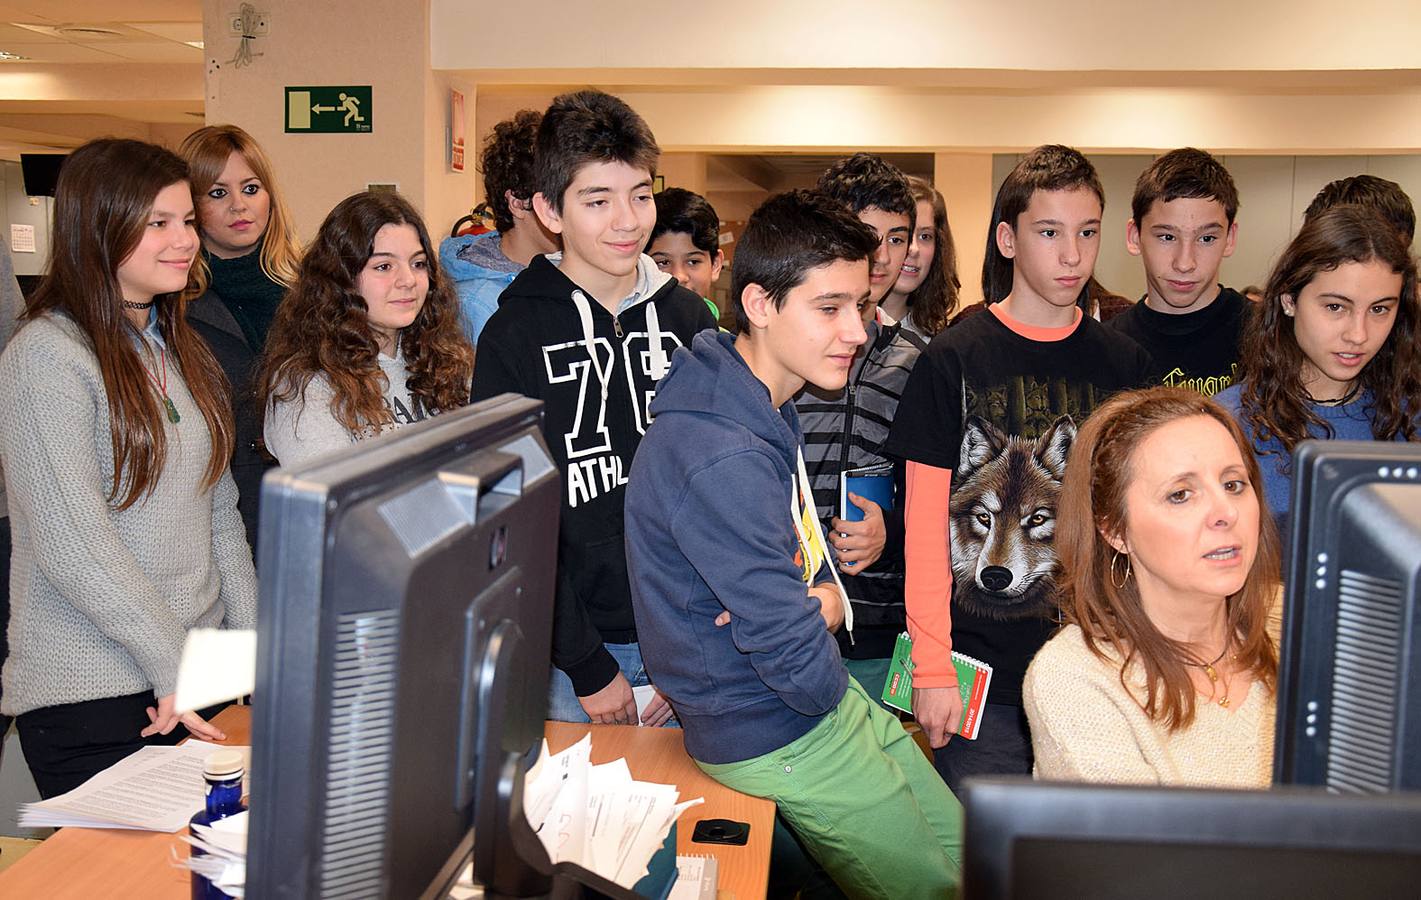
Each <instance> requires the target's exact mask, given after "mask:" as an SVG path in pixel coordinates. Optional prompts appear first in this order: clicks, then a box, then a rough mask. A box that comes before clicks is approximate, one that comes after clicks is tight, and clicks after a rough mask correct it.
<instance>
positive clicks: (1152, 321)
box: [1107, 288, 1253, 397]
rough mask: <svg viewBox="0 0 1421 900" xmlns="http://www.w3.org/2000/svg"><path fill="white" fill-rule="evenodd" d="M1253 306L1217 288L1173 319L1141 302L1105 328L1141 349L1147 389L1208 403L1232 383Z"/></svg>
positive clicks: (1243, 298)
mask: <svg viewBox="0 0 1421 900" xmlns="http://www.w3.org/2000/svg"><path fill="white" fill-rule="evenodd" d="M1252 308H1253V304H1251V303H1249V302H1248V298H1246V297H1244V296H1243V295H1242V294H1240V293H1238V292H1237V291H1233V290H1230V289H1228V288H1222V289H1220V291H1219V296H1217V297H1215V298H1214V302H1213V303H1210V304H1209V305H1208V306H1206V307H1204V308H1203V309H1200V310H1196V311H1195V312H1191V313H1183V314H1180V315H1174V314H1170V313H1162V312H1158V311H1156V310H1153V309H1150V308H1149V307H1148V306H1146V305H1145V301H1144V300H1141V301H1140V302H1139V303H1136V304H1135V305H1134V306H1132V307H1131V308H1130V309H1129V311H1128V312H1124V313H1121V314H1120V315H1118V316H1116V317H1115V318H1113V319H1111V320H1110V324H1109V325H1108V326H1107V327H1109V328H1113V329H1115V330H1116V331H1119V332H1121V333H1123V334H1124V335H1125V336H1126V337H1129V338H1131V339H1132V340H1134V341H1135V343H1137V344H1139V345H1140V346H1141V347H1144V348H1145V352H1146V353H1148V354H1149V355H1150V356H1151V357H1152V358H1153V359H1154V363H1155V368H1154V372H1153V374H1152V375H1151V377H1150V384H1151V385H1156V384H1165V385H1169V386H1171V387H1182V388H1189V389H1190V390H1193V391H1198V392H1199V393H1201V394H1203V395H1204V396H1205V397H1212V396H1213V395H1214V394H1217V393H1218V392H1219V391H1222V390H1224V389H1225V388H1227V387H1228V386H1229V385H1231V384H1233V383H1234V378H1235V377H1236V376H1237V374H1238V354H1239V339H1240V338H1241V337H1242V336H1243V328H1244V325H1246V324H1247V323H1248V315H1249V313H1250V312H1251V311H1252Z"/></svg>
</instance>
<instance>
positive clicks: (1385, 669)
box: [1273, 441, 1421, 792]
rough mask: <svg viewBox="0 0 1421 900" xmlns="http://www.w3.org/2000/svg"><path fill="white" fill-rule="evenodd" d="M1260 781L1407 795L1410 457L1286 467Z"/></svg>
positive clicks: (1420, 476) (1413, 644)
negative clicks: (1282, 548) (1273, 657)
mask: <svg viewBox="0 0 1421 900" xmlns="http://www.w3.org/2000/svg"><path fill="white" fill-rule="evenodd" d="M1293 467H1294V471H1293V511H1292V521H1291V527H1290V529H1289V532H1290V533H1289V540H1288V555H1287V560H1288V562H1287V570H1286V586H1287V591H1286V602H1285V604H1284V607H1283V641H1282V648H1281V654H1280V660H1279V670H1278V720H1277V741H1276V744H1275V749H1274V756H1273V775H1274V781H1275V782H1277V783H1279V784H1304V785H1318V786H1322V787H1326V788H1328V789H1329V790H1332V791H1339V792H1377V791H1401V790H1421V445H1418V444H1413V443H1396V442H1389V441H1387V442H1384V441H1305V442H1304V443H1302V444H1300V445H1299V446H1298V448H1297V451H1296V453H1295V454H1294V456H1293Z"/></svg>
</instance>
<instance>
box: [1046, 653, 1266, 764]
mask: <svg viewBox="0 0 1421 900" xmlns="http://www.w3.org/2000/svg"><path fill="white" fill-rule="evenodd" d="M1133 674H1134V675H1135V677H1134V678H1127V680H1128V681H1129V682H1130V683H1131V685H1132V687H1133V689H1134V692H1135V693H1136V695H1137V696H1139V697H1144V696H1145V689H1144V679H1143V678H1142V677H1139V670H1138V667H1136V669H1135V671H1134V673H1133ZM1022 694H1023V700H1024V703H1025V706H1026V716H1027V719H1028V720H1029V721H1030V723H1031V746H1032V749H1033V751H1034V752H1035V754H1036V777H1037V778H1042V779H1052V780H1059V781H1095V782H1116V783H1143V784H1161V785H1176V786H1191V787H1239V788H1261V787H1267V786H1268V784H1269V782H1270V781H1271V779H1272V774H1273V721H1274V717H1275V713H1276V700H1275V696H1274V694H1273V693H1272V692H1271V691H1269V690H1267V689H1266V688H1265V687H1264V686H1263V685H1261V684H1257V683H1255V684H1253V685H1252V686H1251V687H1250V688H1249V691H1248V696H1247V697H1245V698H1244V700H1243V702H1242V703H1241V704H1236V705H1235V706H1234V708H1233V709H1232V710H1227V709H1224V708H1222V707H1220V706H1219V705H1218V704H1216V703H1212V702H1210V701H1209V700H1207V699H1205V698H1203V697H1199V698H1197V702H1196V704H1195V707H1194V709H1195V713H1194V722H1193V724H1191V725H1190V726H1189V727H1188V728H1186V729H1183V730H1181V731H1177V732H1175V733H1173V734H1171V733H1170V732H1169V731H1168V730H1167V729H1166V728H1165V727H1164V726H1163V725H1160V724H1156V723H1155V722H1153V721H1151V720H1150V719H1149V717H1148V716H1146V715H1145V713H1144V710H1143V709H1141V707H1140V703H1138V702H1137V701H1136V700H1135V698H1134V697H1132V696H1130V694H1129V693H1127V692H1126V691H1125V689H1124V688H1123V687H1122V686H1121V684H1120V666H1119V663H1118V662H1107V661H1106V660H1103V659H1101V658H1100V657H1098V656H1096V655H1095V654H1094V653H1092V652H1091V651H1090V649H1089V648H1087V647H1086V644H1085V638H1084V637H1083V636H1082V633H1081V629H1080V627H1079V626H1076V625H1067V626H1066V627H1065V628H1063V629H1062V630H1061V631H1060V632H1059V633H1058V634H1057V635H1056V636H1055V637H1053V638H1051V640H1049V641H1047V642H1046V645H1045V646H1044V647H1042V648H1041V651H1040V652H1039V653H1037V654H1036V658H1035V659H1033V660H1032V662H1031V666H1030V667H1029V668H1028V669H1027V671H1026V681H1025V683H1024V685H1023V688H1022Z"/></svg>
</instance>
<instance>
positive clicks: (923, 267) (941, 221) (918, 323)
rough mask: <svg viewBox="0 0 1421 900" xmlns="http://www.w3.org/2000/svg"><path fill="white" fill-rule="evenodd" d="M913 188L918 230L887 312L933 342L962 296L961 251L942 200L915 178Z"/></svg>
mask: <svg viewBox="0 0 1421 900" xmlns="http://www.w3.org/2000/svg"><path fill="white" fill-rule="evenodd" d="M908 188H909V189H910V190H911V191H912V192H913V200H914V201H915V202H916V203H917V206H918V209H917V213H918V215H917V225H916V226H915V227H914V229H913V239H912V240H911V241H909V242H908V256H907V258H906V259H904V260H903V270H902V272H901V273H900V274H899V276H898V281H897V282H895V283H894V285H893V287H892V289H891V290H889V292H888V296H886V297H884V298H883V304H882V306H883V311H884V312H885V313H887V314H888V315H889V316H892V317H893V320H894V321H896V322H902V323H903V327H904V328H906V329H908V330H909V331H912V332H914V333H915V334H917V335H919V336H921V337H922V338H923V339H925V340H932V338H933V337H934V336H935V335H936V334H937V333H938V332H939V331H942V330H943V329H944V328H946V327H947V322H948V320H949V319H951V318H952V315H953V313H955V312H957V297H958V295H959V294H960V292H961V290H962V282H961V280H960V279H958V277H957V246H956V245H955V244H954V243H953V242H952V229H951V228H950V227H949V226H948V224H947V205H946V204H945V203H944V202H943V199H942V194H940V193H938V191H937V189H936V188H934V187H933V186H932V184H931V183H929V182H928V181H926V180H924V179H922V178H919V177H917V176H916V175H911V176H909V177H908Z"/></svg>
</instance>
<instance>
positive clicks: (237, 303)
mask: <svg viewBox="0 0 1421 900" xmlns="http://www.w3.org/2000/svg"><path fill="white" fill-rule="evenodd" d="M261 249H262V245H261V244H257V246H256V248H255V249H253V250H252V252H250V253H248V254H247V255H246V256H239V257H237V258H236V259H219V258H217V257H216V256H213V255H212V254H210V253H208V252H207V251H206V250H203V251H202V256H203V258H204V259H206V260H207V267H208V269H210V270H211V272H212V290H214V291H215V292H216V293H217V296H219V297H221V298H222V302H223V304H225V305H226V307H227V309H229V310H230V311H231V313H232V317H233V318H234V319H236V320H237V324H238V325H240V326H241V327H242V334H243V335H244V336H245V337H246V339H247V343H248V344H250V345H251V348H252V350H253V351H254V352H256V353H258V354H260V353H261V351H262V348H263V347H265V346H266V333H267V331H269V330H270V329H271V320H272V318H273V317H275V316H276V307H277V305H278V304H280V303H281V298H282V297H283V296H285V294H286V288H285V287H284V286H283V285H282V284H281V283H280V282H277V281H272V280H271V279H270V278H268V277H267V275H266V273H265V272H263V271H262V267H261Z"/></svg>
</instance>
